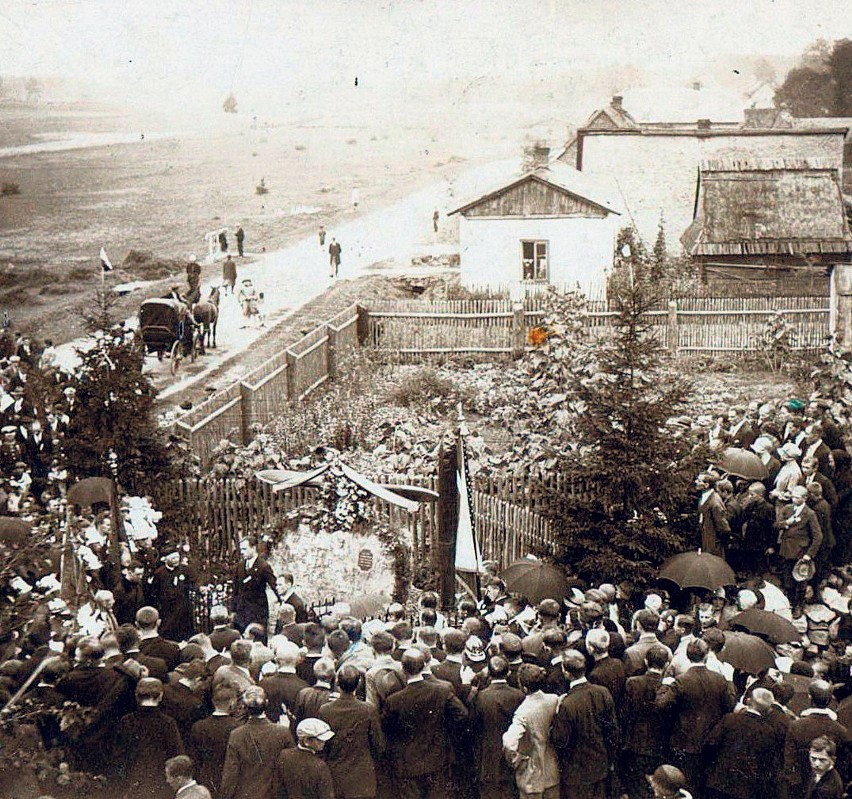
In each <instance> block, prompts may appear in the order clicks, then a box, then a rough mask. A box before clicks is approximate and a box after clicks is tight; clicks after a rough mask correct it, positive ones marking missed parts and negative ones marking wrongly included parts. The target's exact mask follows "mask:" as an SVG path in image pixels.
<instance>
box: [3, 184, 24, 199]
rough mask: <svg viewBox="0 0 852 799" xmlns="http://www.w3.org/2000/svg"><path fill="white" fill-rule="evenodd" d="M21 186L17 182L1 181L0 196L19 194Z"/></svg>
mask: <svg viewBox="0 0 852 799" xmlns="http://www.w3.org/2000/svg"><path fill="white" fill-rule="evenodd" d="M20 193H21V186H20V184H18V183H12V182H11V181H3V183H2V184H0V196H2V197H11V196H12V195H13V194H20Z"/></svg>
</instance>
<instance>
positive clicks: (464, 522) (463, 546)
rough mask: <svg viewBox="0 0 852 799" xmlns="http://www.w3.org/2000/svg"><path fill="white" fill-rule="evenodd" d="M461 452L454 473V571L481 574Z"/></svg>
mask: <svg viewBox="0 0 852 799" xmlns="http://www.w3.org/2000/svg"><path fill="white" fill-rule="evenodd" d="M459 446H460V450H461V459H460V460H461V466H460V468H459V469H458V471H456V485H457V486H458V489H459V523H458V531H457V533H456V571H460V572H472V573H474V574H482V573H484V571H485V569H484V568H483V567H482V554H481V553H480V551H479V546H478V545H477V542H476V538H475V536H474V534H473V518H472V514H471V507H470V494H469V493H468V490H467V475H466V473H465V471H466V470H465V468H464V449H463V448H462V447H461V443H460V444H459Z"/></svg>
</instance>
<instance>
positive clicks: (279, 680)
mask: <svg viewBox="0 0 852 799" xmlns="http://www.w3.org/2000/svg"><path fill="white" fill-rule="evenodd" d="M260 687H261V688H263V690H264V691H266V699H267V704H266V715H267V716H269V718H270V719H271V720H272V721H275V722H277V721H278V719H279V718H280V717H281V706H282V705H284V706H285V707H286V708H287V709H288V710H289V711H290V712H291V713H293V714H294V715H295V711H296V699H297V698H298V696H299V692H300V691H301V690H302V689H303V688H307V687H308V684H307V683H306V682H305V681H304V680H303V679H302V678H301V677H300V676H299V675H298V674H281V673H280V672H279V673H277V674H270V675H269V676H268V677H264V678H263V679H262V680H261V681H260Z"/></svg>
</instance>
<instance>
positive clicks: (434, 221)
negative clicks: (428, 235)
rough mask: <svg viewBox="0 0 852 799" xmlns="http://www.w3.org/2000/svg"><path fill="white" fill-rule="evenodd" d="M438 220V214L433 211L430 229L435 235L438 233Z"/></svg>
mask: <svg viewBox="0 0 852 799" xmlns="http://www.w3.org/2000/svg"><path fill="white" fill-rule="evenodd" d="M439 218H440V214H439V213H438V210H437V209H435V212H434V213H433V214H432V229H433V230H434V231H435V233H437V232H438V219H439Z"/></svg>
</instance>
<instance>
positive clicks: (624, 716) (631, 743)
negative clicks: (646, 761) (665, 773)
mask: <svg viewBox="0 0 852 799" xmlns="http://www.w3.org/2000/svg"><path fill="white" fill-rule="evenodd" d="M662 681H663V675H662V674H657V673H654V672H651V673H648V672H645V674H640V675H637V676H636V677H628V679H627V682H626V683H625V685H624V700H623V702H622V705H621V723H622V727H621V729H622V739H623V748H624V750H625V751H627V752H632V753H633V754H635V755H644V756H647V757H662V755H663V754H664V753H665V750H666V745H667V743H668V731H667V730H666V727H665V724H664V723H663V716H662V713H661V712H660V711H659V710H657V707H656V705H655V702H656V700H657V691H659V690H660V685H661V684H662Z"/></svg>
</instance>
